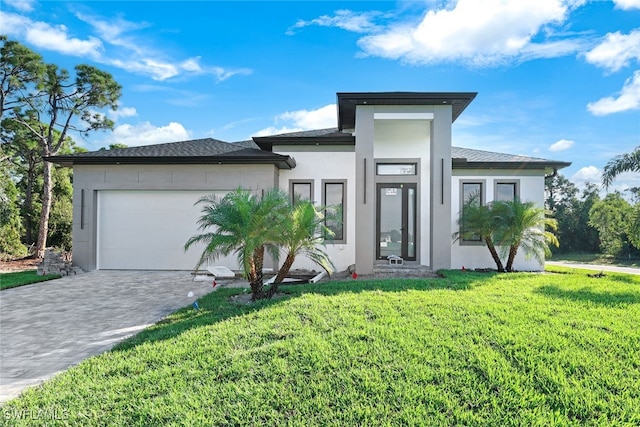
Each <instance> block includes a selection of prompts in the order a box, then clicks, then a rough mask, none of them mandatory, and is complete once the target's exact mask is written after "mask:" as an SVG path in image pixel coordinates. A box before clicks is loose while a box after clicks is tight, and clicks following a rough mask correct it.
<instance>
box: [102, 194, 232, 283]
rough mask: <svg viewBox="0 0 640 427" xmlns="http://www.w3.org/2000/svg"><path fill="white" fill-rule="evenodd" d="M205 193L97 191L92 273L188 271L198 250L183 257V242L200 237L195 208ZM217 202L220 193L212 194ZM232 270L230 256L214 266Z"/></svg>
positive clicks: (194, 260) (194, 249)
mask: <svg viewBox="0 0 640 427" xmlns="http://www.w3.org/2000/svg"><path fill="white" fill-rule="evenodd" d="M209 194H211V192H208V193H207V192H199V191H115V190H114V191H101V192H100V193H99V208H98V209H99V213H98V268H100V269H150V270H192V269H193V268H194V267H195V265H196V263H197V261H198V259H199V257H200V254H201V253H202V248H203V247H204V246H203V245H196V246H193V247H192V248H191V249H190V250H189V251H187V252H185V251H184V244H185V243H186V242H187V240H188V239H189V238H190V237H191V236H193V235H195V234H199V233H201V231H200V230H198V224H197V221H198V219H199V218H200V216H201V206H199V205H197V206H196V205H195V203H196V201H197V200H198V199H200V198H201V197H202V196H205V195H209ZM218 195H220V196H222V195H224V193H222V192H218ZM215 264H216V265H224V266H227V267H229V268H231V269H237V262H236V260H235V257H234V256H229V257H222V258H220V259H219V260H217V261H216V262H215Z"/></svg>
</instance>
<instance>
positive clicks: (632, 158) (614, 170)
mask: <svg viewBox="0 0 640 427" xmlns="http://www.w3.org/2000/svg"><path fill="white" fill-rule="evenodd" d="M622 172H640V146H639V147H636V148H635V149H634V150H633V151H632V152H630V153H625V154H621V155H619V156H615V157H614V158H612V159H611V160H609V162H607V164H606V165H605V167H604V170H603V171H602V185H604V187H605V188H608V187H609V185H611V183H612V182H613V180H614V179H615V178H616V176H618V175H619V174H621V173H622Z"/></svg>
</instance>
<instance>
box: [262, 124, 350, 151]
mask: <svg viewBox="0 0 640 427" xmlns="http://www.w3.org/2000/svg"><path fill="white" fill-rule="evenodd" d="M253 140H254V141H255V143H256V144H257V145H258V146H259V147H260V148H262V149H263V150H269V151H271V150H272V149H273V146H274V145H355V143H356V139H355V137H354V136H353V135H351V134H350V133H345V132H340V131H339V130H338V128H328V129H317V130H305V131H300V132H289V133H281V134H279V135H269V136H254V137H253Z"/></svg>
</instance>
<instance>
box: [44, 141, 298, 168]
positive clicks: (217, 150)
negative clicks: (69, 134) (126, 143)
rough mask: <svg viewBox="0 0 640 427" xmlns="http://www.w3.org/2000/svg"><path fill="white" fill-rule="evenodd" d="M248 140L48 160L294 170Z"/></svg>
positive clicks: (283, 158) (291, 162)
mask: <svg viewBox="0 0 640 427" xmlns="http://www.w3.org/2000/svg"><path fill="white" fill-rule="evenodd" d="M247 142H248V141H244V143H238V144H231V143H228V142H224V141H219V140H217V139H213V138H205V139H195V140H191V141H180V142H170V143H165V144H155V145H145V146H140V147H128V148H118V149H113V150H98V151H90V152H87V153H78V154H69V155H63V156H53V157H49V158H48V159H47V160H49V161H51V162H54V163H58V164H60V165H63V166H72V165H74V164H162V163H174V164H207V163H228V164H246V163H254V164H265V163H266V164H274V165H276V166H278V167H279V168H284V169H290V168H292V167H295V161H294V160H293V159H292V158H291V157H289V156H283V155H280V154H275V153H270V152H267V151H263V150H260V149H257V148H247V147H248V146H249V144H247Z"/></svg>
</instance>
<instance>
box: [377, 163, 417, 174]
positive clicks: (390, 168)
mask: <svg viewBox="0 0 640 427" xmlns="http://www.w3.org/2000/svg"><path fill="white" fill-rule="evenodd" d="M376 174H378V175H415V174H416V164H415V163H378V164H377V165H376Z"/></svg>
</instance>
